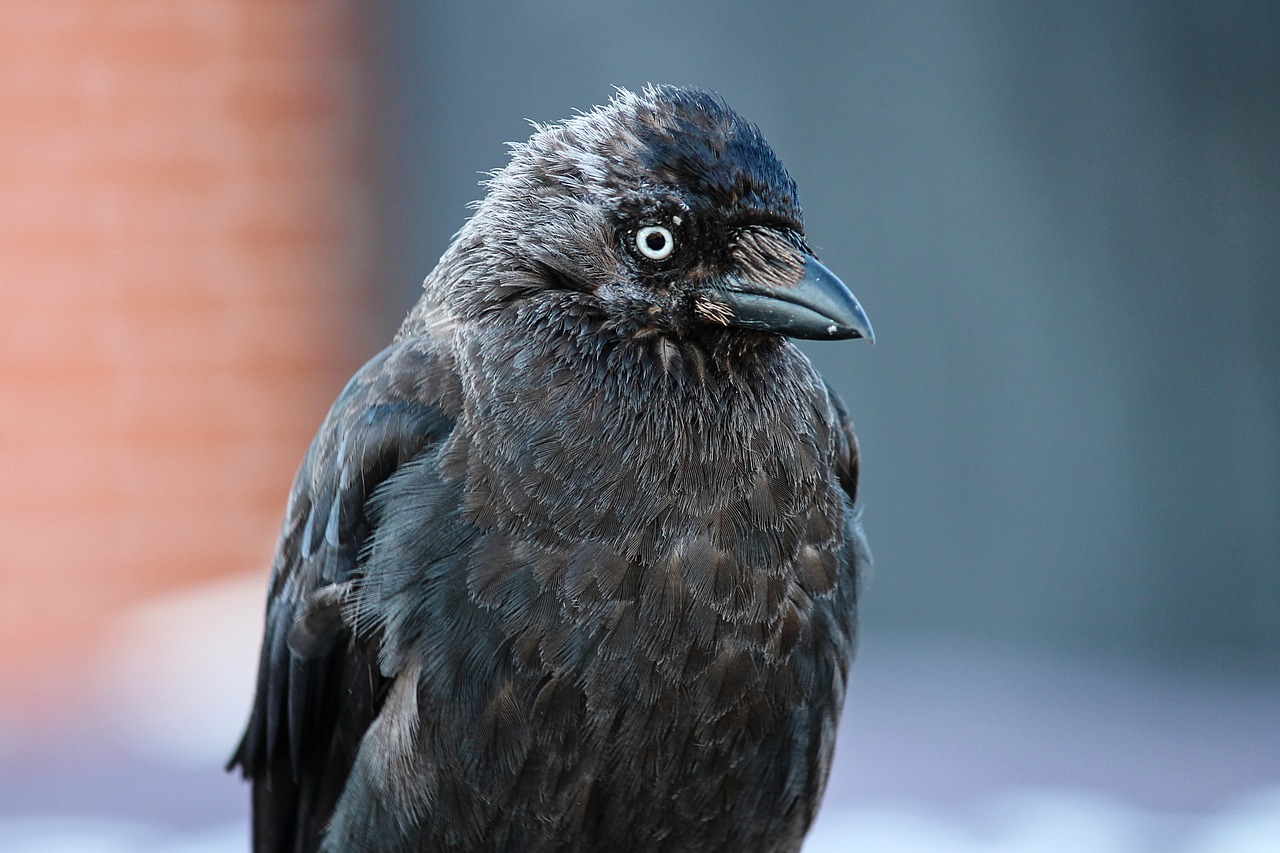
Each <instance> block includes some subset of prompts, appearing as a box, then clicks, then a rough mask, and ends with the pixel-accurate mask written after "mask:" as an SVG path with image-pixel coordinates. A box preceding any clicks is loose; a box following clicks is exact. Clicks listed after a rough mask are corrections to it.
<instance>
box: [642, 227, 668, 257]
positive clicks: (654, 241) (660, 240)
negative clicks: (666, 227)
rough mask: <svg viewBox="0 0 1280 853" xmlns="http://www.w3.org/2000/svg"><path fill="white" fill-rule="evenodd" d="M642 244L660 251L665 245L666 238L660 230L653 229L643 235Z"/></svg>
mask: <svg viewBox="0 0 1280 853" xmlns="http://www.w3.org/2000/svg"><path fill="white" fill-rule="evenodd" d="M644 244H645V245H646V246H648V247H649V248H650V249H651V250H652V251H655V252H660V251H662V249H663V247H664V246H666V245H667V238H666V235H664V234H663V233H662V232H661V231H654V232H653V233H652V234H647V235H645V238H644Z"/></svg>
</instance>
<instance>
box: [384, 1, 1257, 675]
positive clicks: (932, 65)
mask: <svg viewBox="0 0 1280 853" xmlns="http://www.w3.org/2000/svg"><path fill="white" fill-rule="evenodd" d="M687 5H689V4H687V3H685V2H670V0H654V1H653V2H645V3H616V2H590V0H575V2H563V3H548V2H533V0H526V2H505V3H498V2H483V0H481V2H470V3H465V4H464V3H456V4H443V3H442V4H434V3H416V2H410V0H395V2H390V3H384V4H381V5H380V6H378V8H377V10H376V11H374V12H373V13H372V14H373V17H372V19H371V22H370V49H371V50H372V51H373V52H374V54H375V60H376V70H377V75H378V80H377V88H378V90H379V92H380V99H379V101H378V103H377V105H376V106H377V110H376V112H377V115H376V120H375V123H376V130H377V138H378V145H379V149H378V151H377V154H378V168H379V176H380V182H381V188H382V191H381V199H380V210H379V215H380V220H381V221H380V224H379V233H380V235H381V240H382V245H381V247H380V255H381V262H382V265H383V268H382V271H381V280H382V281H383V283H384V284H385V287H386V290H385V292H384V293H383V294H382V298H383V301H384V303H385V305H384V320H385V324H386V327H387V329H388V333H389V330H390V329H391V328H393V327H394V325H395V323H396V321H397V320H398V317H399V315H400V314H402V313H403V310H404V309H405V308H406V307H407V306H408V305H409V304H410V303H411V302H412V300H413V299H414V298H416V294H417V290H418V284H419V282H420V281H421V279H422V277H423V276H424V275H425V274H426V272H427V271H428V270H429V269H430V267H431V266H432V265H433V264H434V262H435V259H436V258H437V257H438V256H439V254H440V253H441V251H442V250H443V249H444V246H445V245H446V242H447V240H448V238H449V236H450V235H451V234H452V233H453V232H454V231H455V230H456V229H457V227H458V226H459V225H460V224H461V222H462V220H463V218H464V217H465V215H466V210H465V208H464V205H465V203H466V202H467V201H468V200H470V199H472V198H475V197H476V196H477V194H478V192H479V190H478V188H477V187H476V180H477V178H478V175H477V173H478V172H480V171H482V170H485V169H490V168H493V167H495V166H499V165H501V164H502V163H503V162H504V158H505V155H504V152H503V148H502V143H503V142H504V141H507V140H515V139H523V138H524V137H526V136H527V135H528V127H527V125H526V124H525V123H524V119H525V118H531V119H536V120H539V121H549V120H555V119H558V118H563V117H564V116H566V115H568V114H570V113H571V111H572V110H574V109H575V108H585V107H587V106H590V105H592V104H594V103H597V102H599V101H601V100H603V99H605V98H607V97H608V96H609V94H610V92H611V88H610V87H611V86H612V85H613V84H618V85H623V86H627V87H638V86H640V85H643V83H645V82H646V81H655V82H670V83H680V84H693V85H700V86H705V87H709V88H713V89H716V90H718V91H720V92H721V93H722V94H723V95H725V97H726V98H727V99H728V101H729V102H730V103H731V104H733V105H734V106H735V107H736V108H737V109H738V110H739V111H741V112H742V113H743V114H744V115H746V116H747V117H748V118H750V119H751V120H753V121H755V122H757V123H758V124H759V125H760V126H761V127H762V129H763V130H764V132H765V134H766V136H767V137H768V138H769V139H770V140H771V141H772V143H773V144H774V147H775V148H776V149H777V150H778V152H779V154H780V155H781V156H782V158H783V160H784V162H786V163H787V165H788V167H789V168H790V170H791V172H792V174H793V176H794V177H795V178H796V180H797V182H798V183H799V185H800V191H801V199H802V201H803V202H804V203H805V209H806V215H807V219H808V226H809V234H810V237H811V239H812V242H813V243H814V244H815V245H816V246H817V247H818V249H819V252H820V253H821V254H822V256H823V258H824V260H825V261H826V262H827V263H828V265H829V266H830V267H832V268H833V269H834V270H836V271H837V272H838V273H839V274H840V275H841V276H842V277H843V278H844V279H845V281H846V282H848V283H849V284H851V285H852V286H853V289H854V291H855V292H856V293H857V294H858V296H859V297H860V298H861V300H862V302H863V304H864V306H866V308H867V310H868V312H869V314H870V316H871V318H872V321H873V322H874V323H875V327H876V332H877V335H878V339H879V343H877V344H876V346H875V347H874V348H870V347H867V346H865V345H861V344H858V343H841V344H828V345H817V346H812V347H808V348H807V349H808V351H809V352H810V353H811V355H812V356H813V358H814V360H815V361H816V362H817V363H818V364H819V365H820V367H821V368H822V369H823V370H824V372H826V373H827V375H828V376H829V377H831V378H832V380H833V382H834V384H835V385H836V386H837V387H838V388H839V389H840V391H841V392H842V394H843V395H844V397H845V398H846V400H847V402H848V403H849V405H850V407H851V409H852V411H853V413H854V417H855V419H856V421H857V424H858V428H859V435H860V436H861V440H862V444H863V453H864V458H865V480H864V484H865V485H864V489H863V494H864V499H865V502H866V524H867V527H868V530H869V533H870V535H871V537H872V544H873V548H874V550H875V553H876V557H877V564H878V566H877V571H876V575H875V577H874V578H873V579H872V582H871V584H870V585H869V588H868V593H867V596H866V604H865V607H864V613H865V625H866V631H867V632H869V633H870V632H881V631H883V632H886V633H897V632H906V633H913V634H920V633H925V634H928V635H931V636H934V637H941V638H944V639H946V638H956V639H967V640H973V639H978V640H985V641H990V642H993V643H1014V644H1019V645H1022V646H1030V647H1036V646H1043V647H1046V648H1051V649H1055V650H1058V651H1065V652H1068V653H1080V654H1097V653H1103V654H1106V655H1111V656H1116V657H1118V658H1122V659H1133V658H1145V659H1150V660H1154V661H1170V662H1179V661H1183V660H1186V659H1192V658H1198V659H1209V660H1223V659H1235V660H1239V661H1245V662H1252V663H1264V664H1267V665H1275V664H1277V663H1280V167H1278V164H1280V5H1278V4H1275V3H1252V4H1250V3H1214V2H1204V3H1190V2H1163V0H1151V2H1134V3H1050V2H1043V3H1034V2H989V3H966V4H961V3H922V2H884V3H877V4H856V3H854V4H840V3H829V4H827V3H795V4H789V5H784V4H771V5H765V4H759V5H756V6H751V5H748V4H729V3H706V4H699V5H698V7H697V8H696V9H693V10H689V9H687V8H686V6H687Z"/></svg>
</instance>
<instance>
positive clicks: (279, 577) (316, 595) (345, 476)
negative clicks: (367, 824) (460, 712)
mask: <svg viewBox="0 0 1280 853" xmlns="http://www.w3.org/2000/svg"><path fill="white" fill-rule="evenodd" d="M458 396H459V395H458V389H457V379H456V375H455V374H454V372H453V369H452V366H451V363H450V361H449V360H448V359H446V358H444V357H441V356H437V355H433V354H432V353H431V351H430V346H429V343H428V342H427V341H425V340H424V339H408V340H405V341H401V342H399V343H397V344H395V345H393V346H391V347H389V348H388V349H386V350H384V351H383V352H382V353H380V354H379V355H378V356H376V357H375V358H374V359H372V360H371V361H370V362H369V363H368V364H366V365H365V366H364V367H363V368H362V369H361V370H360V371H359V372H358V373H357V374H356V375H355V376H354V377H353V378H352V379H351V381H350V382H349V383H348V384H347V387H346V388H345V389H344V390H343V391H342V394H341V395H340V396H339V397H338V400H337V402H335V403H334V405H333V408H332V409H331V410H330V412H329V415H328V417H327V418H326V419H325V422H324V424H323V426H322V427H321V428H320V431H319V433H318V434H317V435H316V438H315V440H314V441H313V442H312V445H311V449H310V450H309V451H308V453H307V456H306V459H305V460H304V461H303V464H302V467H301V469H300V470H299V472H298V476H297V479H296V480H295V482H294V486H293V492H292V494H291V495H290V498H289V506H288V509H287V511H286V515H285V522H284V529H283V531H282V533H281V538H280V543H279V546H278V548H277V551H276V556H275V560H274V564H273V567H272V575H271V583H270V589H269V594H268V600H267V615H266V626H265V631H264V637H263V643H262V654H261V658H260V661H259V669H258V683H257V695H256V696H255V698H254V703H253V710H252V712H251V716H250V718H249V724H248V727H247V729H246V731H245V734H244V737H243V739H242V740H241V742H240V746H239V748H238V749H237V750H236V753H235V755H234V756H233V757H232V759H231V762H230V766H229V769H230V767H235V766H237V765H238V766H239V767H240V768H241V769H242V771H243V773H244V775H245V777H246V778H250V779H252V780H253V788H254V790H253V811H254V816H253V835H254V850H255V851H257V853H298V852H299V851H312V850H316V849H318V847H319V838H320V834H321V832H322V831H323V829H324V826H325V824H326V822H327V821H328V819H329V816H330V814H331V813H332V810H333V806H334V803H335V802H336V801H337V798H338V796H339V794H340V793H341V791H342V788H343V785H344V784H345V781H346V777H347V774H348V772H349V770H350V767H351V762H352V760H353V758H354V755H355V752H356V749H357V747H358V746H359V743H360V739H361V737H362V736H363V734H364V732H365V730H366V729H367V728H368V727H369V725H370V723H371V722H372V721H373V719H374V718H375V717H376V716H377V713H378V709H379V708H380V707H381V704H382V702H383V699H384V693H385V691H386V679H385V678H384V677H383V676H382V674H381V673H380V672H379V669H378V663H377V649H376V648H370V645H371V643H370V642H369V641H368V640H366V639H359V638H356V637H354V636H353V635H352V634H351V632H350V631H349V630H348V629H347V627H346V625H345V624H344V623H343V621H342V608H343V605H344V603H345V600H346V594H347V592H348V591H349V590H350V588H351V585H352V583H353V582H354V581H355V580H356V579H357V578H358V576H359V573H360V559H361V554H362V549H363V548H364V547H365V545H366V543H367V542H368V541H369V538H370V536H371V535H372V533H373V525H374V523H375V522H373V521H371V517H372V514H371V513H369V512H368V506H367V504H368V499H369V497H370V496H371V495H372V493H373V491H374V490H375V489H376V488H377V487H378V485H379V484H380V483H382V482H384V481H385V480H386V479H387V478H388V477H389V476H391V474H393V473H394V472H395V471H396V470H398V469H399V468H401V467H402V466H404V465H406V464H407V463H409V462H411V461H412V460H414V459H415V458H418V457H419V456H420V455H422V454H423V453H426V452H429V450H430V449H431V448H432V447H434V446H436V445H437V444H438V443H439V442H440V441H441V440H442V439H443V438H444V437H445V436H447V435H448V434H449V431H450V430H451V429H452V427H453V422H454V416H455V415H456V413H457V411H458V405H459V402H458Z"/></svg>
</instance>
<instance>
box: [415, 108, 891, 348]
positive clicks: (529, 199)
mask: <svg viewBox="0 0 1280 853" xmlns="http://www.w3.org/2000/svg"><path fill="white" fill-rule="evenodd" d="M486 186H487V189H488V192H487V194H486V197H485V198H484V200H483V201H481V202H480V203H479V205H478V206H477V209H476V213H475V215H474V216H473V217H472V218H471V220H470V221H469V222H468V223H467V225H466V226H465V227H464V228H463V230H462V231H461V232H459V235H458V238H457V239H456V241H455V243H454V245H453V247H451V249H450V252H451V253H453V255H454V257H455V259H456V260H457V262H458V263H461V264H462V265H464V266H466V265H468V264H470V265H471V271H472V273H473V274H472V275H470V276H465V277H464V279H468V278H469V279H470V280H471V282H472V283H471V284H466V285H462V286H460V287H455V288H454V290H453V293H452V294H451V298H452V301H453V302H454V303H455V304H457V303H462V304H464V305H469V306H470V308H471V309H472V310H473V311H476V312H480V313H484V312H489V311H494V310H501V309H502V308H503V307H505V306H508V305H510V304H511V303H512V302H515V301H519V300H523V299H528V298H537V297H546V296H548V295H550V296H553V297H559V296H562V295H563V294H564V293H573V294H577V296H576V297H575V298H576V299H578V300H579V301H580V302H581V303H582V304H585V305H587V306H589V307H590V308H591V309H592V310H594V311H596V312H597V313H598V314H599V315H601V316H602V317H603V318H604V319H605V322H606V324H607V325H609V326H610V327H611V328H613V329H616V330H617V331H619V332H621V333H624V334H634V335H641V336H644V335H650V334H655V333H656V334H663V335H673V336H678V337H685V338H696V337H697V336H698V335H702V334H707V333H709V332H712V331H714V330H720V331H723V330H732V329H750V330H755V331H757V332H766V333H774V334H778V335H784V336H788V337H797V338H814V339H828V340H830V339H839V338H859V337H861V338H867V339H869V340H874V337H873V333H872V330H871V324H870V322H869V321H868V320H867V317H866V314H865V313H864V312H863V310H862V308H861V306H859V304H858V301H857V299H855V298H854V296H853V294H852V293H851V292H850V291H849V289H848V288H847V287H845V285H844V284H843V283H842V282H841V281H840V280H839V279H838V278H837V277H836V276H835V275H834V274H833V273H832V272H831V271H830V270H828V269H827V268H826V267H825V266H823V265H822V264H821V263H820V262H819V261H818V259H817V258H816V257H815V256H814V254H813V252H812V251H811V250H810V249H809V247H808V244H807V243H806V242H805V238H804V220H803V216H802V214H801V210H800V204H799V202H798V200H797V198H796V187H795V182H794V181H793V180H792V179H791V176H790V175H788V174H787V170H786V169H785V168H784V167H783V165H782V163H781V162H780V161H779V160H778V158H777V156H776V155H775V154H774V152H773V150H772V149H771V148H770V147H769V144H768V143H767V142H766V141H765V140H764V137H763V136H762V135H761V133H760V131H759V130H758V129H757V128H756V127H755V126H754V125H751V124H749V123H747V122H746V121H745V120H743V119H742V118H741V117H740V116H739V115H738V114H737V113H736V112H734V111H733V110H732V109H730V108H729V107H728V106H727V105H726V104H725V103H724V101H723V100H721V99H720V98H719V97H718V96H716V95H713V94H711V93H708V92H704V91H699V90H693V89H683V88H676V87H671V86H651V87H647V88H645V89H644V90H643V91H642V92H639V93H632V92H627V91H622V90H620V91H619V92H618V93H617V94H616V96H615V97H614V98H613V99H612V100H610V101H609V102H608V103H607V104H605V105H603V106H600V107H596V108H594V109H592V110H590V111H588V112H585V113H581V114H579V115H576V116H574V117H573V118H571V119H568V120H567V121H564V122H563V123H561V124H556V125H547V126H536V125H535V132H534V134H533V135H532V137H531V138H530V139H529V140H528V141H527V142H523V143H517V144H513V145H512V157H511V162H510V163H509V164H508V165H507V166H506V167H505V168H503V169H501V170H499V171H497V172H495V173H493V174H492V175H491V176H490V179H489V180H488V181H487V182H486ZM448 257H449V256H448V255H446V258H448ZM429 286H430V283H429ZM463 290H465V292H463Z"/></svg>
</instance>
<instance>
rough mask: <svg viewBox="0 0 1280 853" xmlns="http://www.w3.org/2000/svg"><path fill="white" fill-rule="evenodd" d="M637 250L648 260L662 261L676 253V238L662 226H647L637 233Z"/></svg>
mask: <svg viewBox="0 0 1280 853" xmlns="http://www.w3.org/2000/svg"><path fill="white" fill-rule="evenodd" d="M636 248H637V249H639V250H640V254H642V255H644V256H645V257H646V258H648V259H650V260H653V261H661V260H663V259H664V258H667V257H670V255H671V253H672V252H674V251H675V249H676V238H675V237H673V236H671V231H670V230H669V229H667V228H663V227H662V226H661V225H646V226H645V227H644V228H641V229H640V230H639V231H637V232H636Z"/></svg>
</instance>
